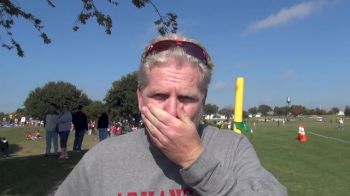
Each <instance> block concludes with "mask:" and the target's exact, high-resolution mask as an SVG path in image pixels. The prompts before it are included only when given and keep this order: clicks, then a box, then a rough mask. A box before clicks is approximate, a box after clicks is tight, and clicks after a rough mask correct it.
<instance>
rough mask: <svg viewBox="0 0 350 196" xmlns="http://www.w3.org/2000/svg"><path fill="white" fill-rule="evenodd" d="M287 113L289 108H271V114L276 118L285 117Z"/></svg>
mask: <svg viewBox="0 0 350 196" xmlns="http://www.w3.org/2000/svg"><path fill="white" fill-rule="evenodd" d="M288 111H289V108H288V107H287V106H284V107H278V106H275V107H274V108H273V114H274V115H277V116H285V115H287V113H288Z"/></svg>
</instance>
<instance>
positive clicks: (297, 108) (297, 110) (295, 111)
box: [289, 105, 307, 117]
mask: <svg viewBox="0 0 350 196" xmlns="http://www.w3.org/2000/svg"><path fill="white" fill-rule="evenodd" d="M289 112H290V113H292V115H293V116H294V117H296V116H298V115H300V114H306V113H307V111H306V108H305V107H304V106H302V105H292V106H291V107H290V109H289Z"/></svg>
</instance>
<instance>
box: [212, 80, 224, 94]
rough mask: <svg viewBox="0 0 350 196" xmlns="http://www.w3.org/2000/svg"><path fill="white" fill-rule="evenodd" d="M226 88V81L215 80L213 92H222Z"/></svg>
mask: <svg viewBox="0 0 350 196" xmlns="http://www.w3.org/2000/svg"><path fill="white" fill-rule="evenodd" d="M225 88H226V83H224V82H217V83H215V84H214V91H215V92H223V91H224V90H225Z"/></svg>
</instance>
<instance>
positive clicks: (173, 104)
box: [164, 98, 179, 117]
mask: <svg viewBox="0 0 350 196" xmlns="http://www.w3.org/2000/svg"><path fill="white" fill-rule="evenodd" d="M178 104H179V102H178V100H177V99H175V98H169V99H168V100H167V102H166V105H165V108H164V109H165V110H166V111H167V112H168V113H169V114H171V115H172V116H175V117H177V107H178Z"/></svg>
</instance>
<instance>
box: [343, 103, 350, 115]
mask: <svg viewBox="0 0 350 196" xmlns="http://www.w3.org/2000/svg"><path fill="white" fill-rule="evenodd" d="M344 115H345V116H350V106H348V105H347V106H346V107H345V110H344Z"/></svg>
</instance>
